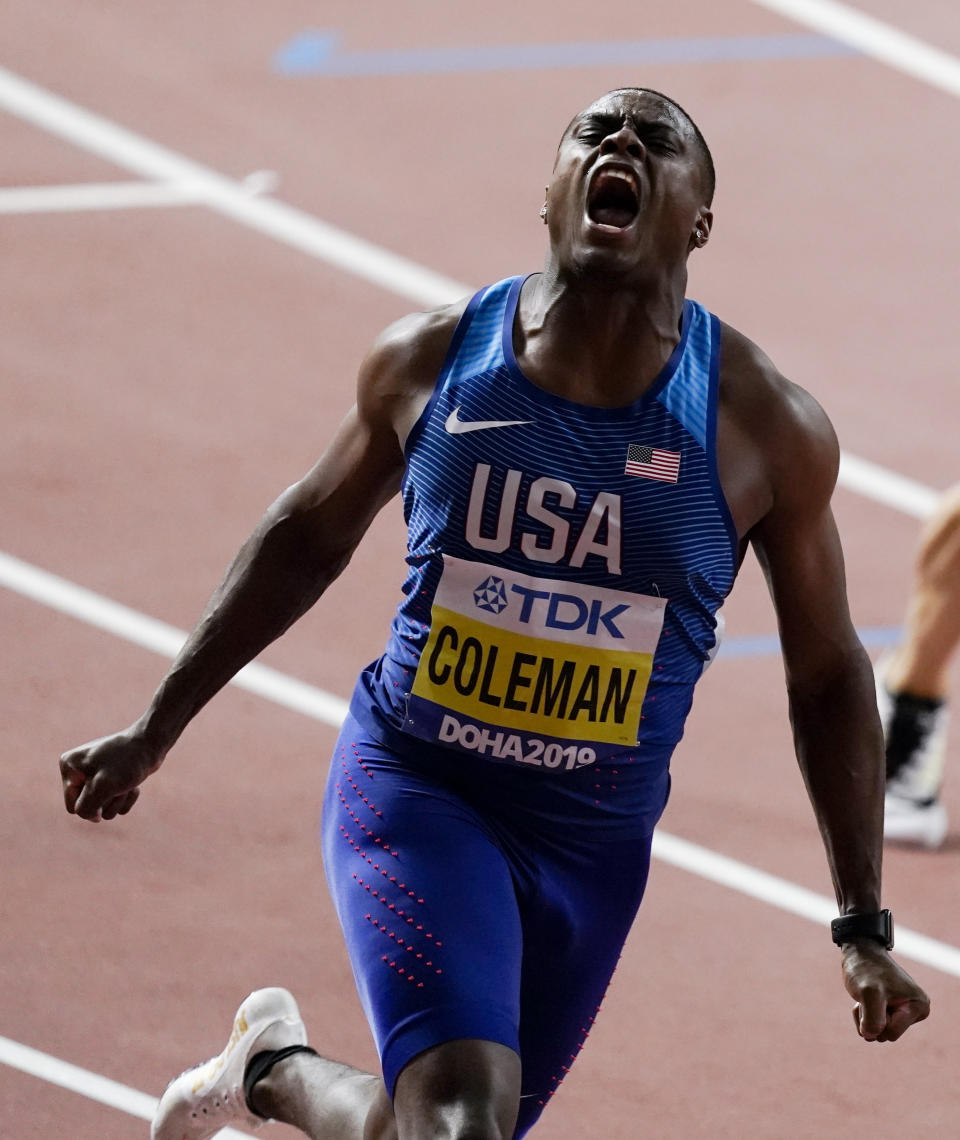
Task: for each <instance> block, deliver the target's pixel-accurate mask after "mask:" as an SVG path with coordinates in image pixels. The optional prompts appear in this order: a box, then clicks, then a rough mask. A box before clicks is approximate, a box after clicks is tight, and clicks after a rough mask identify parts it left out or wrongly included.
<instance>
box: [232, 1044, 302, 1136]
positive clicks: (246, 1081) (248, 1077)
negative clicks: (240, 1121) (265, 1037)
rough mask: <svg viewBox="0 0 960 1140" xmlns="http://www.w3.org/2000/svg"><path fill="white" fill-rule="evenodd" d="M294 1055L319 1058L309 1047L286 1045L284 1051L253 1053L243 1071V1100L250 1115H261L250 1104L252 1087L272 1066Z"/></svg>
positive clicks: (272, 1050)
mask: <svg viewBox="0 0 960 1140" xmlns="http://www.w3.org/2000/svg"><path fill="white" fill-rule="evenodd" d="M294 1053H312V1054H313V1055H314V1057H316V1056H319V1054H318V1053H317V1051H316V1049H311V1048H310V1046H309V1045H287V1046H286V1048H284V1049H266V1050H264V1052H262V1053H255V1054H254V1055H253V1056H252V1057H251V1058H250V1060H249V1061H247V1067H246V1068H245V1069H244V1071H243V1099H244V1100H245V1101H246V1102H247V1108H249V1109H250V1111H251V1112H252V1113H255V1114H256V1115H257V1116H260V1115H261V1113H259V1112H257V1110H256V1109H255V1108H254V1107H253V1105H252V1104H251V1103H250V1094H251V1092H253V1086H254V1085H255V1084H257V1082H258V1081H262V1080H263V1078H264V1077H265V1076H266V1075H267V1074H268V1073H269V1072H270V1070H271V1069H272V1068H273V1066H274V1065H276V1064H278V1063H279V1062H280V1061H284V1060H286V1058H287V1057H291V1056H293V1054H294ZM263 1119H264V1120H267V1119H268V1118H267V1117H265V1116H264V1117H263Z"/></svg>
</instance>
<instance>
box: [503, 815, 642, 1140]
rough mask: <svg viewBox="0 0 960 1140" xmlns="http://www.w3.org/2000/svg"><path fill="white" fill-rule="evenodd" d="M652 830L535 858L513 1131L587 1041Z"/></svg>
mask: <svg viewBox="0 0 960 1140" xmlns="http://www.w3.org/2000/svg"><path fill="white" fill-rule="evenodd" d="M649 864H650V837H649V836H648V837H645V838H642V839H635V840H631V841H629V842H625V843H617V844H611V845H605V846H604V847H603V848H602V849H601V851H600V852H598V853H596V854H595V856H594V857H592V858H591V857H588V856H586V855H584V853H583V852H579V853H578V854H577V855H575V856H574V855H571V856H570V857H569V858H563V857H557V855H556V854H554V855H552V856H551V857H549V858H545V859H544V860H542V861H541V864H540V883H539V890H538V892H537V895H536V898H535V899H534V900H533V901H532V903H531V905H530V906H529V907H527V906H523V907H522V913H523V919H522V926H523V939H524V950H523V970H522V982H521V1012H520V1055H521V1058H522V1064H523V1087H522V1096H521V1101H520V1118H519V1122H518V1125H517V1132H516V1135H517V1136H518V1137H519V1136H523V1135H524V1134H525V1133H526V1132H527V1131H528V1130H529V1129H530V1128H531V1127H532V1125H533V1124H534V1123H535V1122H536V1120H537V1118H538V1117H539V1116H540V1114H541V1113H542V1112H543V1110H544V1108H545V1107H546V1105H547V1104H548V1103H549V1101H550V1099H551V1098H552V1096H553V1095H554V1093H555V1092H556V1091H557V1089H558V1088H559V1086H560V1082H561V1081H562V1080H563V1078H564V1077H565V1076H566V1074H567V1073H568V1072H569V1070H570V1067H571V1066H572V1064H573V1062H574V1061H575V1059H576V1057H577V1055H578V1054H579V1053H580V1050H581V1049H582V1048H583V1047H584V1044H585V1043H586V1040H587V1038H588V1036H589V1034H590V1030H591V1028H592V1026H593V1023H594V1020H595V1018H596V1017H597V1014H598V1013H599V1010H600V1006H601V1004H602V1002H603V998H604V995H605V994H606V991H607V987H608V985H609V983H610V979H611V977H612V975H613V972H614V970H615V969H616V965H617V961H618V960H619V957H620V953H621V951H622V949H623V944H624V942H625V940H626V937H627V934H628V933H629V931H630V927H631V925H632V923H633V920H634V918H635V916H636V912H637V908H638V907H639V905H640V901H641V899H642V897H643V891H644V888H645V886H646V881H647V872H648V870H649Z"/></svg>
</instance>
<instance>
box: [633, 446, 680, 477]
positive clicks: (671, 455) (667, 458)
mask: <svg viewBox="0 0 960 1140" xmlns="http://www.w3.org/2000/svg"><path fill="white" fill-rule="evenodd" d="M623 470H624V474H626V475H636V476H637V478H638V479H659V480H660V482H661V483H676V481H677V478H678V477H679V475H680V452H679V451H663V450H661V448H659V447H646V446H645V445H644V444H642V443H631V444H630V445H629V446H628V447H627V464H626V466H625V467H624V469H623Z"/></svg>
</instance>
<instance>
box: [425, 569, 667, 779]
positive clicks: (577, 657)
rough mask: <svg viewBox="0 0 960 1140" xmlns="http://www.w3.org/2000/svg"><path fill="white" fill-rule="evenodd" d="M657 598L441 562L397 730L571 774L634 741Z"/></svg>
mask: <svg viewBox="0 0 960 1140" xmlns="http://www.w3.org/2000/svg"><path fill="white" fill-rule="evenodd" d="M665 607H666V599H664V598H654V597H647V596H645V595H643V594H627V593H624V592H623V591H621V590H609V589H603V588H601V587H598V586H585V585H581V584H580V583H575V582H558V581H556V580H554V579H546V578H534V577H531V576H530V575H526V574H518V573H515V572H513V571H511V570H505V569H502V568H500V567H493V566H487V565H485V564H483V563H480V562H468V561H465V560H463V559H460V558H453V557H450V556H449V555H444V559H443V575H442V577H441V580H440V584H439V586H438V588H437V593H436V596H435V598H434V602H433V608H432V612H431V625H430V635H429V638H428V640H427V644H426V646H425V648H424V650H423V653H422V655H421V658H420V663H419V666H418V669H417V674H416V678H415V680H414V684H413V688H412V691H411V696H410V701H409V704H408V709H407V723H406V727H407V730H408V731H409V732H412V733H414V734H415V735H417V736H419V737H422V738H424V739H427V740H433V741H435V742H437V743H441V744H455V745H458V746H459V747H462V748H467V749H468V750H470V751H475V752H480V753H482V754H485V755H489V756H491V757H493V758H495V759H502V760H514V761H519V762H521V763H532V764H541V765H545V766H547V767H554V768H556V767H564V768H573V767H578V766H581V765H583V764H590V763H593V762H594V761H595V760H596V759H597V758H598V757H599V756H602V755H604V754H605V753H607V754H608V753H614V752H619V751H622V750H623V748H624V747H629V746H630V745H632V744H635V743H636V740H637V733H638V729H639V724H640V710H641V707H642V705H643V699H644V695H645V694H646V690H647V684H648V682H649V680H650V672H651V669H652V667H653V655H654V653H655V651H656V648H657V643H658V642H659V639H660V631H661V629H662V627H663V614H664V609H665Z"/></svg>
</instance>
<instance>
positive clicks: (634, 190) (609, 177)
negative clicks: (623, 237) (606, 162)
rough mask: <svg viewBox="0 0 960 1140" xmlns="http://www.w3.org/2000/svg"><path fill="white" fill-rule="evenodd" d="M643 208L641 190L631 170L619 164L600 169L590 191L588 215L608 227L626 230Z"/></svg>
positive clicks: (597, 222)
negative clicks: (641, 205) (641, 207)
mask: <svg viewBox="0 0 960 1140" xmlns="http://www.w3.org/2000/svg"><path fill="white" fill-rule="evenodd" d="M639 212H640V191H639V188H638V186H637V180H636V178H635V177H634V175H633V174H632V173H631V172H630V171H629V170H624V169H622V168H621V167H618V166H609V167H604V168H602V169H601V170H599V171H598V172H597V174H596V175H595V176H594V178H593V182H592V183H591V186H590V190H589V193H588V194H587V217H588V218H589V219H590V221H591V222H594V223H596V225H598V226H603V227H604V228H605V229H611V230H624V229H626V228H627V226H629V225H630V223H631V222H632V221H633V220H634V218H636V216H637V214H638V213H639Z"/></svg>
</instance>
